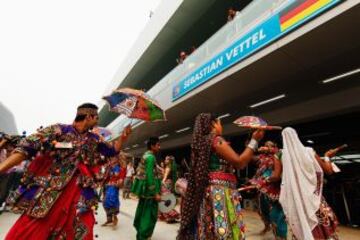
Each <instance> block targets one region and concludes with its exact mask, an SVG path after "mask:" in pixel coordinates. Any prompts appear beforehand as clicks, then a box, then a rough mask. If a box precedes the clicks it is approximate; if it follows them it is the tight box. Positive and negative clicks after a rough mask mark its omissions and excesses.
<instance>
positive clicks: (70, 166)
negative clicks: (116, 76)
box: [0, 103, 131, 240]
mask: <svg viewBox="0 0 360 240" xmlns="http://www.w3.org/2000/svg"><path fill="white" fill-rule="evenodd" d="M97 122H98V112H97V106H95V105H93V104H91V103H85V104H83V105H81V106H79V107H78V109H77V115H76V118H75V121H74V123H73V124H72V125H65V124H55V125H51V126H49V127H46V128H43V129H39V131H38V132H37V133H35V134H32V135H30V136H29V137H27V138H24V139H23V140H21V141H20V143H19V144H18V146H17V148H16V149H15V150H14V152H13V154H12V155H11V156H9V157H8V159H7V160H6V161H5V162H3V163H1V164H0V173H2V172H4V171H6V170H7V169H9V168H11V167H12V166H14V165H17V164H19V163H20V162H22V161H24V160H25V159H32V161H31V163H30V165H29V167H28V169H27V170H26V172H25V174H24V177H23V179H22V183H21V185H20V187H19V188H18V189H17V191H15V192H13V194H12V195H11V196H10V198H9V199H8V201H9V203H10V204H11V205H13V206H14V208H17V209H21V210H23V211H24V213H23V214H22V215H21V217H20V218H19V219H18V220H17V222H16V223H15V224H14V226H13V227H12V228H11V229H10V231H9V232H8V234H7V236H6V238H5V239H7V240H10V239H11V240H16V239H39V240H43V239H44V240H45V239H85V240H90V239H93V227H94V223H95V218H94V213H93V210H95V209H96V208H97V201H98V196H97V194H96V191H95V189H96V187H97V186H98V184H99V182H101V172H100V169H101V166H102V164H105V163H106V162H107V159H108V158H109V157H112V156H115V155H116V154H117V153H118V152H119V150H120V148H121V145H122V142H123V141H124V140H125V139H126V137H127V135H128V134H129V133H130V131H131V130H130V128H126V131H125V132H124V133H123V134H122V136H121V137H120V138H119V140H117V141H115V142H114V144H113V146H111V145H110V144H108V143H106V142H103V141H102V140H101V139H100V138H99V136H98V135H96V134H94V133H92V132H91V131H90V130H91V129H92V127H94V126H95V125H97Z"/></svg>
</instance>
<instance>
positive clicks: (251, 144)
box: [247, 138, 258, 152]
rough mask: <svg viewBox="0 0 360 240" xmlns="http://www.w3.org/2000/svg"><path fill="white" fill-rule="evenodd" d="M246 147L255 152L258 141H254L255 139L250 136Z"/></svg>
mask: <svg viewBox="0 0 360 240" xmlns="http://www.w3.org/2000/svg"><path fill="white" fill-rule="evenodd" d="M247 147H248V148H250V149H251V150H253V151H254V152H255V151H256V150H257V148H258V141H256V140H255V139H253V138H252V139H251V140H250V142H249V144H248V145H247Z"/></svg>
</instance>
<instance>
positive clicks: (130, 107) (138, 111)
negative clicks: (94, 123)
mask: <svg viewBox="0 0 360 240" xmlns="http://www.w3.org/2000/svg"><path fill="white" fill-rule="evenodd" d="M103 99H105V100H106V101H107V102H108V103H109V105H110V111H112V112H116V113H120V114H124V115H126V116H127V117H129V118H136V119H141V120H144V121H147V122H153V121H159V120H166V117H165V112H164V111H163V110H162V109H161V107H160V105H159V103H158V102H157V101H156V100H155V99H153V98H151V97H150V96H149V95H148V94H146V93H145V92H143V91H141V90H136V89H131V88H121V89H117V90H115V91H114V92H113V93H112V94H111V95H109V96H105V97H103Z"/></svg>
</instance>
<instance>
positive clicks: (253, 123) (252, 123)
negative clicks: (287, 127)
mask: <svg viewBox="0 0 360 240" xmlns="http://www.w3.org/2000/svg"><path fill="white" fill-rule="evenodd" d="M234 123H235V124H236V125H238V126H239V127H245V128H254V129H262V130H281V129H282V127H279V126H269V125H268V124H267V122H265V120H264V119H261V118H259V117H255V116H243V117H239V118H238V119H236V120H235V121H234Z"/></svg>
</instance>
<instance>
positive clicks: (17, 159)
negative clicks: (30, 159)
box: [0, 152, 26, 173]
mask: <svg viewBox="0 0 360 240" xmlns="http://www.w3.org/2000/svg"><path fill="white" fill-rule="evenodd" d="M25 159H26V156H25V154H23V153H20V152H15V153H13V154H11V155H10V156H9V157H8V158H7V159H6V160H5V161H4V162H2V163H0V173H4V172H6V171H7V170H9V169H10V168H12V167H14V166H16V165H19V164H20V163H21V162H22V161H24V160H25Z"/></svg>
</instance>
